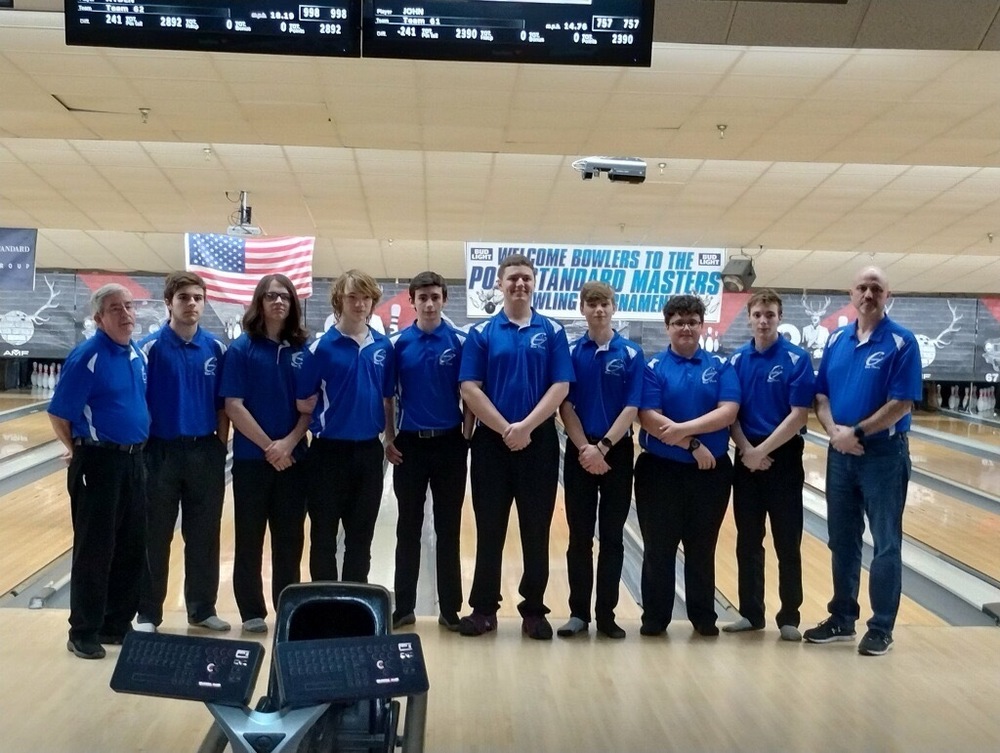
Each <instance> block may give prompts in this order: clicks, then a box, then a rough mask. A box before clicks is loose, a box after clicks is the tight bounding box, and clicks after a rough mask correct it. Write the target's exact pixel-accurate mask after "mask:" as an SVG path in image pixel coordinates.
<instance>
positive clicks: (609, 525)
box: [556, 281, 646, 638]
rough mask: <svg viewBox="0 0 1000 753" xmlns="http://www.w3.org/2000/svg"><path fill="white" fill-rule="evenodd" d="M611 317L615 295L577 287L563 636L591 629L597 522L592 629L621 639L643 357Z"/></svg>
mask: <svg viewBox="0 0 1000 753" xmlns="http://www.w3.org/2000/svg"><path fill="white" fill-rule="evenodd" d="M615 311H616V306H615V292H614V290H613V289H612V288H611V286H610V285H608V284H607V283H604V282H597V281H593V282H587V283H584V285H583V287H581V288H580V313H581V314H583V316H584V318H585V319H586V320H587V333H586V334H585V335H583V337H581V338H579V339H578V340H576V341H574V342H573V343H572V344H571V345H570V346H569V350H570V357H571V358H572V361H573V371H574V373H575V375H576V382H574V383H573V385H572V386H571V387H570V390H569V397H567V398H566V400H565V401H563V404H562V406H561V407H560V408H559V413H560V415H561V416H562V420H563V424H564V425H565V427H566V454H565V460H564V464H563V484H564V485H565V489H566V522H567V524H568V525H569V548H568V549H567V551H566V567H567V571H568V574H569V609H570V618H569V621H568V622H567V623H566V624H565V625H563V626H562V627H561V628H559V630H558V631H556V632H557V633H558V634H559V635H560V636H562V637H564V638H568V637H571V636H573V635H577V634H579V633H585V632H587V627H588V625H589V623H590V596H591V593H592V591H593V588H594V556H593V547H594V526H595V524H599V528H598V535H599V537H600V550H599V552H598V556H597V600H596V603H595V610H594V611H595V615H596V617H597V631H598V632H599V633H601V634H603V635H605V636H607V637H608V638H624V637H625V631H624V630H623V629H622V628H621V627H620V626H619V625H618V624H617V623H616V622H615V607H616V606H617V605H618V591H619V583H620V581H621V577H622V564H623V562H624V559H625V547H624V545H623V542H622V530H623V529H624V527H625V519H626V518H627V517H628V511H629V509H630V508H631V506H632V464H633V460H634V455H635V445H634V443H633V442H632V421H633V420H634V419H635V417H636V413H637V411H638V408H639V403H640V402H641V400H642V383H643V371H644V369H645V365H646V359H645V358H644V357H643V354H642V348H640V347H639V346H638V345H636V344H635V343H634V342H632V341H631V340H627V339H626V338H624V337H622V336H621V335H620V334H618V332H616V331H615V330H614V329H612V328H611V319H612V317H613V316H614V314H615ZM598 497H599V498H600V503H598Z"/></svg>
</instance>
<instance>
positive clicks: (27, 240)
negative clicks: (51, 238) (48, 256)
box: [0, 227, 38, 290]
mask: <svg viewBox="0 0 1000 753" xmlns="http://www.w3.org/2000/svg"><path fill="white" fill-rule="evenodd" d="M37 245H38V231H37V230H35V229H30V228H22V227H0V290H34V289H35V247H36V246H37Z"/></svg>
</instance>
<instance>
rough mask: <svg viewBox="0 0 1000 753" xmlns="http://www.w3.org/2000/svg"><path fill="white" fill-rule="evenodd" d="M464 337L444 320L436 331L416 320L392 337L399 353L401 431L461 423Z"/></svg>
mask: <svg viewBox="0 0 1000 753" xmlns="http://www.w3.org/2000/svg"><path fill="white" fill-rule="evenodd" d="M465 338H466V335H465V333H464V332H462V331H460V330H457V329H455V328H454V327H452V326H451V325H450V324H448V323H447V322H444V321H442V322H441V324H439V325H438V326H437V327H436V328H435V329H434V331H433V332H424V331H423V330H422V329H420V327H418V326H417V325H416V323H414V324H411V325H410V326H409V327H407V328H406V329H404V330H403V331H402V332H397V333H396V334H395V335H393V336H392V337H390V338H389V339H390V341H391V342H392V346H393V348H394V350H395V355H396V395H397V396H398V398H399V428H400V430H401V431H418V430H420V429H451V428H453V427H456V426H458V425H459V424H461V423H462V408H461V406H460V404H459V403H460V396H459V382H458V369H459V366H460V365H461V363H462V348H463V346H464V345H465Z"/></svg>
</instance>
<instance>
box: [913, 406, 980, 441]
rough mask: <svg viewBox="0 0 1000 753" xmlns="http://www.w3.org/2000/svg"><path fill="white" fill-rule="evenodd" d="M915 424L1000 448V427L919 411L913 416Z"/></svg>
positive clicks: (943, 414)
mask: <svg viewBox="0 0 1000 753" xmlns="http://www.w3.org/2000/svg"><path fill="white" fill-rule="evenodd" d="M913 421H914V423H915V424H916V425H917V426H919V427H921V428H926V429H934V430H935V431H940V432H945V433H947V434H952V435H954V436H956V437H958V438H960V439H974V440H975V441H977V442H983V443H985V444H991V445H995V446H996V447H1000V425H998V424H996V423H985V422H981V421H973V420H970V419H965V418H961V417H959V416H952V415H948V414H945V413H937V412H933V413H932V412H925V411H918V412H916V413H914V414H913Z"/></svg>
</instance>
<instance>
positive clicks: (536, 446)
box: [459, 254, 574, 640]
mask: <svg viewBox="0 0 1000 753" xmlns="http://www.w3.org/2000/svg"><path fill="white" fill-rule="evenodd" d="M497 284H498V286H499V287H500V290H501V292H502V293H503V308H502V309H501V310H500V311H499V312H498V313H496V314H495V315H494V316H492V317H491V318H490V319H487V320H486V321H485V322H482V323H481V324H478V325H476V326H475V327H473V328H472V329H471V330H470V331H469V337H468V339H467V340H466V343H465V349H464V351H463V352H462V367H461V369H460V372H459V379H460V380H461V381H462V398H463V399H464V400H465V404H466V405H468V406H469V408H470V409H471V410H472V412H473V413H474V414H475V416H476V418H477V419H478V426H477V428H476V431H475V434H473V437H472V463H471V470H470V474H471V479H472V509H473V512H474V513H475V516H476V569H475V575H474V576H473V581H472V592H471V594H470V595H469V604H470V606H471V607H472V613H471V614H470V615H468V616H466V617H463V618H462V620H461V622H460V624H459V632H461V633H462V635H482V634H484V633H487V632H490V631H492V630H496V626H497V618H496V614H497V610H498V609H499V608H500V599H501V594H500V577H501V566H502V563H503V546H504V540H505V539H506V538H507V524H508V521H509V519H510V506H511V502H512V501H513V502H514V503H515V504H516V505H517V519H518V524H519V527H520V531H521V551H522V553H523V557H524V573H523V575H522V577H521V583H520V586H519V588H518V590H519V592H520V594H521V596H522V597H523V600H522V601H521V603H520V604H519V605H518V607H517V608H518V611H519V612H520V613H521V617H522V618H523V620H522V624H521V630H522V632H523V633H524V634H525V635H527V636H528V637H529V638H534V639H536V640H551V639H552V626H551V625H550V624H549V621H548V620H547V619H546V618H545V615H546V614H547V613H548V611H549V609H548V607H546V606H545V586H546V585H547V584H548V580H549V526H550V524H551V522H552V511H553V509H554V508H555V497H556V488H557V486H558V483H559V444H558V440H557V438H556V427H555V418H554V414H555V412H556V409H558V407H559V405H560V404H561V403H562V402H563V400H565V399H566V395H567V394H568V392H569V384H570V382H572V381H573V380H574V376H573V364H572V362H571V361H570V358H569V347H568V345H567V342H566V332H565V330H564V329H563V327H562V325H560V324H559V323H558V322H555V321H553V320H551V319H549V318H547V317H544V316H542V315H541V314H538V313H537V312H535V311H534V309H532V307H531V294H532V292H533V290H534V287H535V269H534V266H533V265H532V263H531V260H530V259H528V258H527V257H526V256H523V255H521V254H511V255H510V256H507V257H506V258H504V259H503V260H502V261H501V262H500V266H499V269H498V270H497Z"/></svg>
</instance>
